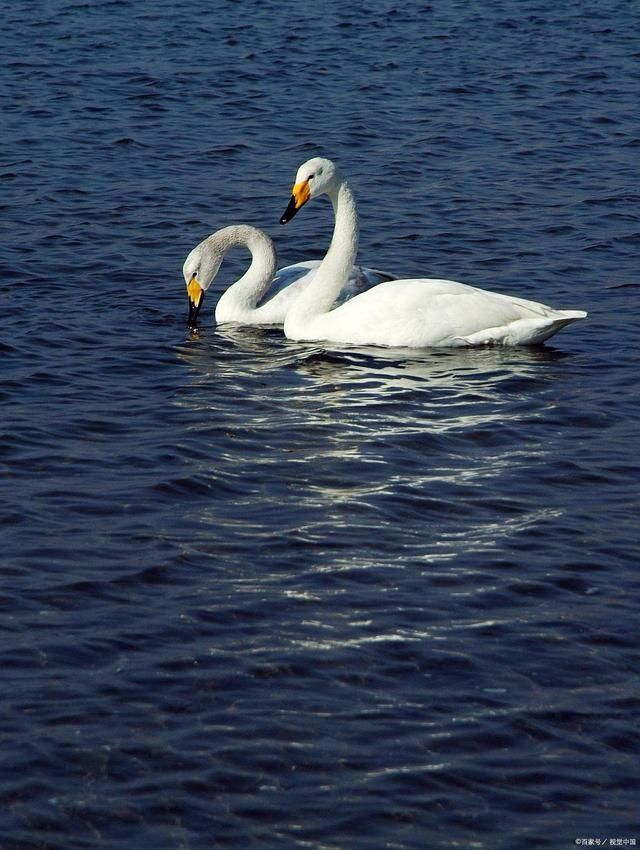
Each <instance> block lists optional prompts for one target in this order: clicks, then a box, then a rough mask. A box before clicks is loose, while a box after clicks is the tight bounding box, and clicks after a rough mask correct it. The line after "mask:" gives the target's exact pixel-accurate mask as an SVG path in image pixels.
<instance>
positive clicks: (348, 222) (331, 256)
mask: <svg viewBox="0 0 640 850" xmlns="http://www.w3.org/2000/svg"><path fill="white" fill-rule="evenodd" d="M329 197H330V198H331V203H332V204H333V210H334V213H335V219H336V220H335V225H334V228H333V236H332V237H331V244H330V245H329V250H328V251H327V253H326V254H325V257H324V259H323V261H322V263H321V264H320V267H319V268H318V271H317V272H316V275H315V277H314V278H313V280H312V281H311V283H310V284H309V286H308V287H307V289H306V290H305V291H304V292H303V293H302V295H300V297H299V298H298V299H297V301H296V302H295V304H294V306H293V307H292V308H291V310H289V313H288V314H287V319H289V318H291V321H292V322H297V321H299V320H305V319H309V318H311V317H313V316H318V315H320V314H322V313H327V312H329V310H330V309H331V307H332V306H333V303H334V301H335V300H336V298H337V296H338V294H339V293H340V290H341V289H342V287H343V286H344V284H345V283H346V282H347V278H348V277H349V274H350V273H351V269H352V268H353V264H354V262H355V259H356V254H357V253H358V210H357V208H356V201H355V198H354V195H353V192H352V191H351V187H350V186H349V184H348V183H347V182H346V180H343V181H342V182H341V183H340V185H339V186H338V188H337V190H335V191H333V192H330V193H329Z"/></svg>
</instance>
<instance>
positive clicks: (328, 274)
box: [281, 157, 587, 347]
mask: <svg viewBox="0 0 640 850" xmlns="http://www.w3.org/2000/svg"><path fill="white" fill-rule="evenodd" d="M322 194H326V195H328V196H329V198H330V199H331V202H332V203H333V207H334V211H335V228H334V231H333V237H332V239H331V245H330V246H329V250H328V251H327V254H326V256H325V258H324V260H323V261H322V264H321V266H320V268H319V269H318V271H317V273H316V275H315V278H314V280H313V282H312V284H311V285H310V286H308V287H307V289H306V290H305V292H304V293H303V294H302V295H301V296H300V297H299V298H298V299H297V300H296V303H295V304H294V305H292V307H291V309H290V310H289V312H288V313H287V316H286V318H285V322H284V332H285V335H286V336H287V337H289V339H294V340H328V341H332V342H338V343H355V344H356V345H385V346H411V347H427V346H470V345H488V344H493V345H531V344H537V343H541V342H543V341H544V340H546V339H548V338H549V337H550V336H552V335H553V334H554V333H556V332H557V331H559V330H560V329H561V328H563V327H564V326H565V325H568V324H570V323H571V322H575V321H576V320H577V319H582V318H584V317H585V316H586V315H587V314H586V313H585V312H584V311H583V310H554V309H552V308H551V307H547V306H546V305H544V304H538V303H537V302H535V301H526V300H525V299H523V298H514V297H512V296H510V295H500V294H498V293H494V292H487V291H486V290H483V289H477V288H476V287H473V286H468V285H466V284H464V283H457V282H456V281H452V280H434V279H427V278H416V279H408V280H392V281H389V282H385V283H380V284H379V285H378V286H375V287H373V288H372V289H369V290H368V291H366V292H363V293H361V294H360V295H357V296H356V297H354V298H353V299H351V300H350V301H348V302H346V303H345V304H342V305H341V306H339V307H336V308H333V309H332V305H333V303H334V301H335V297H336V294H337V293H338V292H339V290H340V287H341V286H342V285H343V283H344V281H345V280H346V275H347V272H348V269H349V268H350V267H351V265H352V264H353V262H354V261H355V258H356V253H357V250H358V213H357V210H356V204H355V199H354V196H353V192H352V191H351V188H350V187H349V184H348V183H347V182H346V180H344V179H343V178H342V177H341V175H340V173H339V172H338V169H337V168H336V166H335V165H334V163H333V162H331V160H327V159H322V158H320V157H316V158H314V159H311V160H309V161H308V162H306V163H304V165H301V166H300V168H299V169H298V174H297V176H296V182H295V185H294V187H293V196H292V198H291V201H290V202H289V206H288V207H287V210H286V211H285V213H284V215H283V216H282V219H281V222H282V223H283V224H285V223H286V222H287V221H289V220H290V219H291V218H292V217H293V216H294V215H295V213H296V212H297V211H298V210H299V209H300V208H301V207H302V206H303V205H304V204H305V203H306V202H307V201H308V200H309V199H311V198H315V197H317V196H318V195H322Z"/></svg>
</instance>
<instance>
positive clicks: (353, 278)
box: [333, 266, 396, 307]
mask: <svg viewBox="0 0 640 850" xmlns="http://www.w3.org/2000/svg"><path fill="white" fill-rule="evenodd" d="M395 279H396V278H395V275H392V274H389V273H388V272H384V271H381V270H380V269H370V268H368V267H367V266H354V267H353V268H352V269H351V273H350V275H349V277H348V279H347V282H346V283H345V285H344V286H343V287H342V289H341V290H340V294H339V295H338V297H337V298H336V300H335V302H334V305H333V306H334V307H337V306H339V305H340V304H344V303H345V301H349V300H350V299H351V298H353V297H354V296H355V295H359V294H360V293H361V292H366V291H367V289H371V287H372V286H378V284H379V283H385V282H386V281H390V280H395Z"/></svg>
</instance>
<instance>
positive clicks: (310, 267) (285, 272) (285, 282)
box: [265, 260, 322, 300]
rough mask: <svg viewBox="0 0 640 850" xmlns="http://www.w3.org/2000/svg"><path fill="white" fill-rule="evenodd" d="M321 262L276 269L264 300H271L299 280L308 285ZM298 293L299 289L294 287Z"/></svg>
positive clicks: (311, 261) (304, 262)
mask: <svg viewBox="0 0 640 850" xmlns="http://www.w3.org/2000/svg"><path fill="white" fill-rule="evenodd" d="M321 262H322V260H304V261H303V262H302V263H294V264H293V265H292V266H285V267H284V268H282V269H278V271H277V273H276V276H275V277H274V279H273V283H272V284H271V286H270V287H269V291H268V292H267V294H266V296H265V300H268V299H269V298H272V297H273V296H274V295H277V294H278V293H279V292H282V290H283V289H286V288H287V287H288V286H291V285H292V284H294V283H298V282H299V281H300V280H306V282H307V283H308V282H309V281H310V280H311V278H312V277H313V276H314V274H315V273H316V272H317V270H318V268H319V267H320V263H321ZM296 289H298V291H299V287H296Z"/></svg>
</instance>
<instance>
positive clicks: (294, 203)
mask: <svg viewBox="0 0 640 850" xmlns="http://www.w3.org/2000/svg"><path fill="white" fill-rule="evenodd" d="M310 197H311V188H310V186H309V181H308V180H303V181H302V183H296V184H295V186H294V187H293V189H292V190H291V200H290V201H289V206H288V207H287V208H286V210H285V211H284V212H283V214H282V218H281V219H280V224H286V223H287V222H288V221H291V219H292V218H293V217H294V215H295V214H296V213H297V212H298V210H299V209H302V207H303V206H304V205H305V204H306V203H307V201H308V200H309V198H310Z"/></svg>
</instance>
